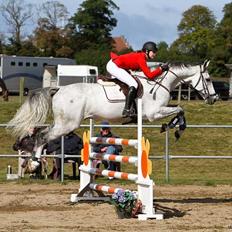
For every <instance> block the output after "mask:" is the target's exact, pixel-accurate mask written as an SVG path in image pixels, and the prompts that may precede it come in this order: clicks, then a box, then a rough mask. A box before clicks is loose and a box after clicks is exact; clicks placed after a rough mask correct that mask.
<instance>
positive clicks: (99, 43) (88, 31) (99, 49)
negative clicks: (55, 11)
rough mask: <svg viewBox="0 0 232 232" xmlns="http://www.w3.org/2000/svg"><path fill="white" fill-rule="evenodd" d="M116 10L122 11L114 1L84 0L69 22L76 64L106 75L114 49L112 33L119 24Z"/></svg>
mask: <svg viewBox="0 0 232 232" xmlns="http://www.w3.org/2000/svg"><path fill="white" fill-rule="evenodd" d="M115 9H119V8H118V7H117V5H116V4H115V3H114V2H113V1H112V0H95V1H92V0H85V1H83V2H82V4H81V5H80V8H79V9H78V11H77V12H76V13H75V14H74V16H73V17H72V18H71V19H70V21H69V24H68V27H69V29H70V30H69V32H70V35H71V39H70V41H74V43H73V45H74V46H73V49H74V50H75V51H76V54H75V58H76V62H77V64H89V65H96V66H98V68H99V72H100V73H105V72H106V70H105V65H106V63H107V61H108V60H109V53H110V50H111V49H112V38H111V31H112V29H113V27H115V26H116V25H117V20H116V19H115V18H114V17H113V10H115Z"/></svg>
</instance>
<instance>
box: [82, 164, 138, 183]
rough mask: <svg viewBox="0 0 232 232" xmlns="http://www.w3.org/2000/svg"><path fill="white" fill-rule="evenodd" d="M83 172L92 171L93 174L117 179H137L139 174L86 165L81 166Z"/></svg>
mask: <svg viewBox="0 0 232 232" xmlns="http://www.w3.org/2000/svg"><path fill="white" fill-rule="evenodd" d="M79 169H80V170H81V171H82V172H86V173H90V174H92V175H98V176H105V177H114V178H116V179H123V180H131V181H137V180H138V175H136V174H132V173H126V172H116V171H110V170H105V169H104V170H101V169H99V168H88V167H85V166H83V165H82V166H80V168H79Z"/></svg>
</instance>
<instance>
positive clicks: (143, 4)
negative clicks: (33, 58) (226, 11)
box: [0, 0, 232, 50]
mask: <svg viewBox="0 0 232 232" xmlns="http://www.w3.org/2000/svg"><path fill="white" fill-rule="evenodd" d="M46 1H48V0H39V1H38V0H24V2H25V3H32V4H38V3H43V2H46ZM50 1H52V0H50ZM57 1H59V2H60V3H63V4H64V5H65V6H66V7H67V9H68V11H69V13H70V16H71V15H73V14H74V13H75V12H77V9H78V7H79V5H80V3H81V2H83V0H57ZM2 2H4V0H0V3H2ZM113 2H114V3H115V4H116V5H117V6H118V7H119V8H120V9H119V10H116V11H114V17H115V18H116V19H117V20H118V23H117V27H115V28H114V30H113V31H112V36H121V35H123V36H124V37H125V39H126V40H127V42H128V43H129V44H130V45H131V46H132V48H133V49H135V50H137V49H141V46H142V44H143V43H144V42H146V41H150V40H151V41H154V42H157V43H158V42H160V41H165V42H167V43H168V44H171V43H172V42H174V40H175V39H177V38H178V32H177V26H178V24H179V23H180V21H181V19H182V14H183V13H184V12H185V11H186V10H188V9H189V8H191V7H192V6H193V5H202V6H205V7H208V8H209V10H211V11H212V12H213V14H214V16H215V17H216V20H217V21H220V20H221V19H222V17H223V12H222V10H223V7H224V6H225V4H228V3H231V2H232V1H231V0H162V1H161V0H113ZM0 22H1V24H4V22H3V21H2V20H0ZM31 26H32V22H31V24H30V25H28V28H31ZM3 28H4V25H2V26H1V27H0V32H2V31H3V30H4V29H3Z"/></svg>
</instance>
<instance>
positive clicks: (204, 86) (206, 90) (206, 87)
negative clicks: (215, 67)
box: [148, 65, 216, 100]
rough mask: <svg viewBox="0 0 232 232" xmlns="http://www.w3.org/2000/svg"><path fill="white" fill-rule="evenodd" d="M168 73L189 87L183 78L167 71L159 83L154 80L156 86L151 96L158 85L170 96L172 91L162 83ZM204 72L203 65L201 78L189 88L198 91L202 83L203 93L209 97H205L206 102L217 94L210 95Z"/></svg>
mask: <svg viewBox="0 0 232 232" xmlns="http://www.w3.org/2000/svg"><path fill="white" fill-rule="evenodd" d="M168 72H170V73H172V74H173V75H174V76H175V77H176V78H178V79H180V82H181V83H184V84H187V85H189V84H188V83H187V82H186V81H185V80H184V79H183V78H181V77H180V76H178V75H177V74H176V73H175V72H173V71H172V70H170V69H169V70H168V71H166V73H165V74H164V75H163V76H162V78H161V79H160V80H159V81H157V80H153V82H154V84H153V87H152V89H151V90H150V92H149V93H150V94H152V93H153V90H154V88H155V86H156V84H158V85H159V86H160V87H162V88H164V89H165V90H166V91H167V92H168V93H169V94H170V90H169V89H168V88H167V87H166V86H165V85H163V84H162V81H163V80H164V78H165V77H166V76H167V74H168ZM204 72H205V69H203V71H202V65H200V76H199V78H198V80H197V83H196V85H195V86H192V85H189V86H190V87H191V88H192V89H195V90H196V87H197V86H198V85H199V83H200V81H202V85H203V89H202V90H201V91H204V92H205V93H207V95H206V94H205V96H206V97H205V100H206V99H208V98H211V97H213V96H216V93H215V94H210V93H209V88H208V85H207V82H206V80H205V79H204V76H203V73H204ZM148 82H149V83H150V81H149V80H148ZM150 84H151V83H150Z"/></svg>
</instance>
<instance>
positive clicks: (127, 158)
mask: <svg viewBox="0 0 232 232" xmlns="http://www.w3.org/2000/svg"><path fill="white" fill-rule="evenodd" d="M89 157H90V158H91V159H98V160H108V161H115V162H120V163H130V164H134V165H135V166H137V164H138V158H137V157H135V156H122V155H114V154H105V153H95V152H92V153H90V156H89Z"/></svg>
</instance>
